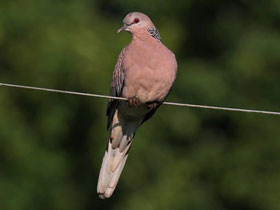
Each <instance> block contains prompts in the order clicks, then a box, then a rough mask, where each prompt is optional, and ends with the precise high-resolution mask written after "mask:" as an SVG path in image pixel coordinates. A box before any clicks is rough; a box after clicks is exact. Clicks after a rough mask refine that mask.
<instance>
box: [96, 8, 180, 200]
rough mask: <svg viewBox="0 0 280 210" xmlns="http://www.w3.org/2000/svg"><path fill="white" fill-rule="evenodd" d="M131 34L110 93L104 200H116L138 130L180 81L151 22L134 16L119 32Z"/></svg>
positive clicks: (102, 179)
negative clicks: (113, 195) (122, 174)
mask: <svg viewBox="0 0 280 210" xmlns="http://www.w3.org/2000/svg"><path fill="white" fill-rule="evenodd" d="M121 31H127V32H129V33H130V34H131V35H132V39H131V42H130V43H129V44H128V45H127V46H126V47H124V48H123V50H122V51H121V53H120V55H119V57H118V60H117V63H116V65H115V69H114V72H113V78H112V83H111V89H110V96H115V97H124V98H126V99H127V100H126V101H124V100H117V99H109V102H108V105H107V117H108V120H107V129H108V130H109V132H110V136H109V140H108V144H107V148H106V151H105V154H104V157H103V161H102V165H101V169H100V172H99V178H98V183H97V193H98V194H99V197H100V198H101V199H105V198H109V197H111V196H112V194H113V192H114V190H115V188H116V186H117V183H118V181H119V178H120V175H121V173H122V170H123V168H124V165H125V163H126V160H127V157H128V152H129V150H130V147H131V144H132V141H133V139H134V136H135V132H136V130H137V128H138V127H139V126H140V125H142V124H143V123H144V122H146V121H147V120H148V119H150V118H151V117H152V116H153V114H154V113H155V112H156V110H157V109H158V108H159V106H160V105H161V104H162V103H163V101H164V100H165V99H166V97H167V95H168V94H169V92H170V90H171V87H172V86H173V83H174V81H175V79H176V73H177V61H176V57H175V55H174V53H173V52H172V51H171V50H169V49H168V48H167V47H166V46H165V45H164V44H163V43H162V40H161V37H160V34H159V31H158V30H157V29H156V27H155V25H154V24H153V22H152V21H151V19H150V18H149V17H148V16H147V15H145V14H143V13H140V12H131V13H129V14H127V15H126V16H125V18H124V19H123V26H122V27H121V28H120V29H119V30H118V31H117V32H118V33H120V32H121Z"/></svg>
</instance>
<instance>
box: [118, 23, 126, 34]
mask: <svg viewBox="0 0 280 210" xmlns="http://www.w3.org/2000/svg"><path fill="white" fill-rule="evenodd" d="M126 27H127V26H126V24H124V25H123V27H121V28H120V29H119V30H118V32H117V33H120V32H121V31H124V30H125V29H126Z"/></svg>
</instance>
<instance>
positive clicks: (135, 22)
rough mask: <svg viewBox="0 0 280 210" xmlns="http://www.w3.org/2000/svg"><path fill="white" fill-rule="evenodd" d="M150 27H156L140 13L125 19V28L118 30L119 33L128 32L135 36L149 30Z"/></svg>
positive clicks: (133, 13)
mask: <svg viewBox="0 0 280 210" xmlns="http://www.w3.org/2000/svg"><path fill="white" fill-rule="evenodd" d="M149 27H154V24H153V22H152V21H151V19H150V18H149V17H148V16H147V15H145V14H143V13H140V12H131V13H129V14H128V15H126V16H125V18H124V19H123V27H121V28H120V29H119V30H118V33H120V32H121V31H128V32H130V33H132V34H133V33H135V32H137V31H139V30H143V29H145V30H147V29H148V28H149Z"/></svg>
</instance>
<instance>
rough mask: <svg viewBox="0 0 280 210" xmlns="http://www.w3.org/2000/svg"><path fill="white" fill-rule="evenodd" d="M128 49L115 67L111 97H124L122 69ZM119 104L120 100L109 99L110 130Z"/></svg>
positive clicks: (121, 54)
mask: <svg viewBox="0 0 280 210" xmlns="http://www.w3.org/2000/svg"><path fill="white" fill-rule="evenodd" d="M125 51H126V48H124V49H123V50H122V51H121V53H120V55H119V58H118V61H117V63H116V66H115V70H114V72H113V79H112V84H111V90H110V96H116V97H120V96H122V89H123V86H124V71H123V69H122V62H123V58H124V54H125ZM118 104H119V100H116V99H109V102H108V105H107V117H108V120H107V128H108V129H109V128H110V126H111V124H112V120H113V116H114V113H115V111H116V108H117V106H118Z"/></svg>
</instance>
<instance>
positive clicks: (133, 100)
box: [128, 96, 141, 108]
mask: <svg viewBox="0 0 280 210" xmlns="http://www.w3.org/2000/svg"><path fill="white" fill-rule="evenodd" d="M128 104H129V106H131V107H132V106H133V107H136V108H138V107H139V106H140V105H141V102H140V101H139V99H138V97H137V96H134V97H131V98H129V99H128Z"/></svg>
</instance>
